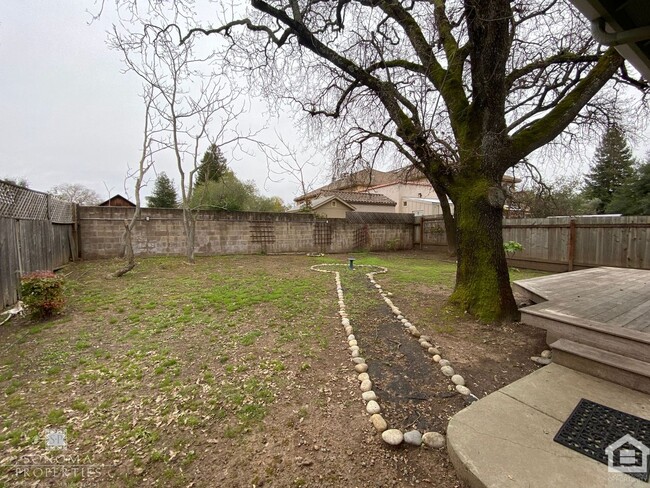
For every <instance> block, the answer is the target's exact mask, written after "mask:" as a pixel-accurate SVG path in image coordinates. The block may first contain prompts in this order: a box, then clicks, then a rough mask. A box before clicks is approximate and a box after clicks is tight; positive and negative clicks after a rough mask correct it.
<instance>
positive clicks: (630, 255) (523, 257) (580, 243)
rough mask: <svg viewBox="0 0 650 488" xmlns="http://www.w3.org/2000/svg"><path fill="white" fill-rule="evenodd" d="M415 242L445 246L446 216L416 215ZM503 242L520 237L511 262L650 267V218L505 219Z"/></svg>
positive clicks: (548, 266)
mask: <svg viewBox="0 0 650 488" xmlns="http://www.w3.org/2000/svg"><path fill="white" fill-rule="evenodd" d="M416 236H418V237H416V243H417V244H420V246H421V247H423V246H446V245H447V240H446V234H445V229H444V224H443V222H442V218H440V217H421V218H420V220H418V219H416ZM503 240H504V242H506V241H516V242H518V243H520V244H521V245H522V246H523V248H524V249H523V250H522V251H519V252H516V253H514V254H513V255H512V256H511V257H510V258H509V262H510V264H511V265H513V266H520V267H522V268H530V269H539V270H545V271H571V270H574V269H584V268H591V267H596V266H614V267H621V268H638V269H650V217H600V216H595V217H594V216H591V217H551V218H547V219H505V220H504V221H503Z"/></svg>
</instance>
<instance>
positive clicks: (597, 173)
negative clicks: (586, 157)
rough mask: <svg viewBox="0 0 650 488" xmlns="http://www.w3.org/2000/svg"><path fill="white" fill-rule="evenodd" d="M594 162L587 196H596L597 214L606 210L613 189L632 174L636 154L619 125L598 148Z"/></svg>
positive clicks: (605, 136)
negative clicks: (633, 153) (633, 154)
mask: <svg viewBox="0 0 650 488" xmlns="http://www.w3.org/2000/svg"><path fill="white" fill-rule="evenodd" d="M595 156H596V157H595V164H594V165H593V166H592V168H591V172H590V173H589V174H588V175H587V176H586V177H585V192H584V194H585V197H587V198H590V199H597V201H598V203H597V206H596V213H599V214H602V213H605V210H606V209H607V207H608V205H609V204H610V202H611V201H612V197H613V195H614V192H616V190H618V189H619V188H620V187H621V186H622V185H623V184H624V183H625V182H626V181H627V180H628V178H630V176H632V174H633V172H634V169H633V166H634V157H633V156H632V151H631V149H630V147H629V146H628V144H627V140H626V139H625V134H623V131H622V130H621V128H620V127H618V126H617V125H615V124H614V125H612V126H610V127H609V129H607V132H606V133H605V135H604V136H603V138H602V140H601V141H600V145H599V146H598V148H597V149H596V155H595Z"/></svg>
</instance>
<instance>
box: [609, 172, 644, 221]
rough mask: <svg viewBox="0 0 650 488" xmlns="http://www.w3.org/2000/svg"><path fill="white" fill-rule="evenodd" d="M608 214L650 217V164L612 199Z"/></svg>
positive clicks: (629, 180) (628, 181) (637, 173)
mask: <svg viewBox="0 0 650 488" xmlns="http://www.w3.org/2000/svg"><path fill="white" fill-rule="evenodd" d="M607 212H611V213H622V214H624V215H650V162H647V163H645V164H642V165H641V166H639V168H638V171H637V172H636V173H635V174H633V175H632V176H631V177H630V178H628V180H627V181H626V182H625V184H623V185H622V186H621V187H620V188H619V189H618V190H616V192H614V195H613V197H612V201H611V202H610V204H609V205H608V206H607Z"/></svg>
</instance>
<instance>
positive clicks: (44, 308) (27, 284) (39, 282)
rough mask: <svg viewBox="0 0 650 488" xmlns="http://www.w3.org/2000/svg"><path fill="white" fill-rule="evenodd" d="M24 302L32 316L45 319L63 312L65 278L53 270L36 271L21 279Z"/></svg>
mask: <svg viewBox="0 0 650 488" xmlns="http://www.w3.org/2000/svg"><path fill="white" fill-rule="evenodd" d="M20 291H21V296H22V300H23V302H25V305H27V310H28V311H29V313H30V314H31V316H32V318H37V319H43V318H47V317H52V316H53V315H56V314H59V313H61V311H62V310H63V306H64V305H65V297H64V296H63V278H62V277H60V276H57V275H55V274H54V273H52V272H51V271H35V272H33V273H29V274H26V275H25V276H23V277H22V278H21V280H20Z"/></svg>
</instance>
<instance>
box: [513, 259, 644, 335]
mask: <svg viewBox="0 0 650 488" xmlns="http://www.w3.org/2000/svg"><path fill="white" fill-rule="evenodd" d="M515 287H517V288H518V289H519V290H520V291H521V292H523V293H525V294H527V295H528V296H529V297H530V298H531V299H532V300H533V301H534V302H536V303H537V305H534V306H532V307H528V308H526V309H524V310H527V311H532V310H537V311H539V312H542V311H546V312H551V313H552V314H554V315H564V316H570V317H574V318H576V319H585V320H587V321H589V322H597V323H600V324H603V325H606V326H610V327H624V328H626V329H629V330H635V331H639V332H644V333H650V271H646V270H640V269H629V268H592V269H587V270H583V271H573V272H571V273H561V274H556V275H551V276H544V277H541V278H531V279H528V280H520V281H517V282H515ZM522 311H523V310H522Z"/></svg>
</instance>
